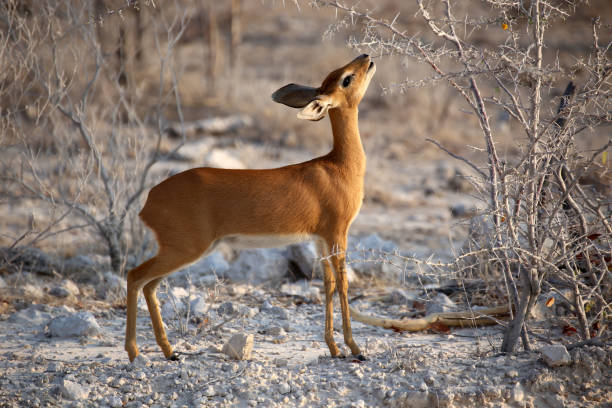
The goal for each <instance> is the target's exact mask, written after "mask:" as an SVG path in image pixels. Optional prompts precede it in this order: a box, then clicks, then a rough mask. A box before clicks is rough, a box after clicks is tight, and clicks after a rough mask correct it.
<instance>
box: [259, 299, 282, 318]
mask: <svg viewBox="0 0 612 408" xmlns="http://www.w3.org/2000/svg"><path fill="white" fill-rule="evenodd" d="M261 311H262V312H265V313H269V314H271V315H275V316H276V317H277V318H279V319H281V320H288V319H289V312H287V310H286V309H283V308H282V307H279V306H272V304H270V302H269V301H268V300H265V301H264V302H263V303H262V305H261Z"/></svg>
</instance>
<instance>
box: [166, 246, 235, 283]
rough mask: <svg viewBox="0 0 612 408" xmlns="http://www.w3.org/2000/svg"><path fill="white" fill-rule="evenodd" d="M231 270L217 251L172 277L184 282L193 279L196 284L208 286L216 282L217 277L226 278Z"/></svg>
mask: <svg viewBox="0 0 612 408" xmlns="http://www.w3.org/2000/svg"><path fill="white" fill-rule="evenodd" d="M229 268H230V265H229V263H228V262H227V261H226V260H225V258H224V257H223V254H222V253H221V252H220V251H215V252H213V253H211V254H209V255H207V256H205V257H203V258H200V259H199V260H198V261H197V262H196V263H194V264H192V265H190V266H188V267H186V268H183V269H181V270H180V271H178V272H176V273H174V274H173V275H171V279H172V280H175V279H177V280H182V281H185V280H187V279H191V281H192V282H193V283H194V284H200V285H202V284H208V283H209V282H210V281H212V282H214V280H215V276H218V277H224V276H225V274H226V273H227V271H228V270H229Z"/></svg>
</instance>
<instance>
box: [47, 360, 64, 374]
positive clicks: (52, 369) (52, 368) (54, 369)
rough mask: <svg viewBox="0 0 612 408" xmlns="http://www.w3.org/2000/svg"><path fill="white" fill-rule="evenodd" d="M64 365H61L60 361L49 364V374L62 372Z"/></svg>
mask: <svg viewBox="0 0 612 408" xmlns="http://www.w3.org/2000/svg"><path fill="white" fill-rule="evenodd" d="M62 368H63V366H62V363H60V362H59V361H53V362H51V363H49V365H48V366H47V372H48V373H58V372H60V371H62Z"/></svg>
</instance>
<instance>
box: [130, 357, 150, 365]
mask: <svg viewBox="0 0 612 408" xmlns="http://www.w3.org/2000/svg"><path fill="white" fill-rule="evenodd" d="M150 365H151V361H150V360H149V358H148V357H146V356H144V355H142V354H139V355H137V356H136V358H135V359H134V361H132V367H134V368H145V367H148V366H150Z"/></svg>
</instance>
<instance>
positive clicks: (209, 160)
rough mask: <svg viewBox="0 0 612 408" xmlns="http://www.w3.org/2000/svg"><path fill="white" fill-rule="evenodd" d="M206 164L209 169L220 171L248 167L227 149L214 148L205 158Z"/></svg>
mask: <svg viewBox="0 0 612 408" xmlns="http://www.w3.org/2000/svg"><path fill="white" fill-rule="evenodd" d="M204 164H205V165H206V166H208V167H217V168H220V169H245V168H246V166H245V165H244V163H242V162H241V161H240V160H239V159H238V158H237V157H235V156H234V155H233V154H231V153H230V152H228V151H227V150H226V149H217V148H213V149H212V150H211V151H209V152H208V154H207V155H206V157H205V158H204Z"/></svg>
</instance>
